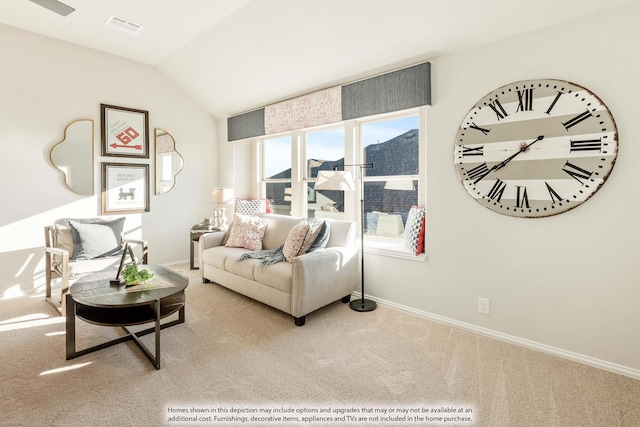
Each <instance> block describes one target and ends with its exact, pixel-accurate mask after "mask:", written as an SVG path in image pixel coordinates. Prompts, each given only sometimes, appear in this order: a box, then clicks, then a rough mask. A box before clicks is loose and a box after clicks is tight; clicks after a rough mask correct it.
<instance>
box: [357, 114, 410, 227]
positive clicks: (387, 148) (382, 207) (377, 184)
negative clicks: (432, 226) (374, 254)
mask: <svg viewBox="0 0 640 427" xmlns="http://www.w3.org/2000/svg"><path fill="white" fill-rule="evenodd" d="M419 127H420V121H419V119H418V116H417V115H412V116H408V117H400V118H392V119H386V120H380V121H375V122H366V123H362V124H361V125H360V129H361V130H360V146H361V150H360V153H361V163H373V166H374V167H373V168H363V169H362V172H363V174H364V212H365V218H364V221H365V224H364V229H365V233H366V234H367V235H372V236H382V237H395V238H402V237H403V236H404V226H405V224H406V222H407V215H408V213H409V209H411V207H412V206H416V205H418V182H419V180H418V178H419V176H418V174H419V163H420V162H419V159H420V156H419V152H420V149H419Z"/></svg>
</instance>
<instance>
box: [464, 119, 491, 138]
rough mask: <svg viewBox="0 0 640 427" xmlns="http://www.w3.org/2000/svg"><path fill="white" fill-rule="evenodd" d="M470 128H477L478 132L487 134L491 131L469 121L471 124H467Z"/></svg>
mask: <svg viewBox="0 0 640 427" xmlns="http://www.w3.org/2000/svg"><path fill="white" fill-rule="evenodd" d="M469 128H470V129H475V130H479V131H480V132H482V133H483V134H485V135H486V134H488V133H489V132H491V129H485V128H481V127H479V126H478V125H476V124H475V123H473V122H471V124H470V125H469Z"/></svg>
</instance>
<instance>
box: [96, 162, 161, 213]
mask: <svg viewBox="0 0 640 427" xmlns="http://www.w3.org/2000/svg"><path fill="white" fill-rule="evenodd" d="M149 210H150V209H149V165H148V164H136V163H107V162H103V163H102V214H103V215H110V214H127V213H141V212H149Z"/></svg>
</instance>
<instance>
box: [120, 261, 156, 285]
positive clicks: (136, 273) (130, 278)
mask: <svg viewBox="0 0 640 427" xmlns="http://www.w3.org/2000/svg"><path fill="white" fill-rule="evenodd" d="M120 275H121V276H122V277H123V278H124V282H125V284H126V285H127V286H133V285H139V284H142V283H145V282H148V281H149V280H151V279H152V278H153V276H154V274H153V273H150V272H149V270H147V269H146V268H143V269H141V270H138V264H136V263H135V262H132V263H131V264H127V265H126V266H125V267H124V268H123V269H122V272H121V273H120Z"/></svg>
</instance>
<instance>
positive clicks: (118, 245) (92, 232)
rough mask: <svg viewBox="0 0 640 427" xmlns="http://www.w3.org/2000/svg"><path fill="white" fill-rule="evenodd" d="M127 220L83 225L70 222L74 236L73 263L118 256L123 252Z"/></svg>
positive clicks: (120, 219)
mask: <svg viewBox="0 0 640 427" xmlns="http://www.w3.org/2000/svg"><path fill="white" fill-rule="evenodd" d="M124 220H125V218H124V217H122V218H117V219H114V220H110V221H100V222H94V223H83V222H77V221H73V220H69V228H71V234H72V236H73V255H72V260H73V261H80V260H87V259H94V258H99V257H105V256H111V255H118V254H119V253H121V251H122V227H123V226H124Z"/></svg>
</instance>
